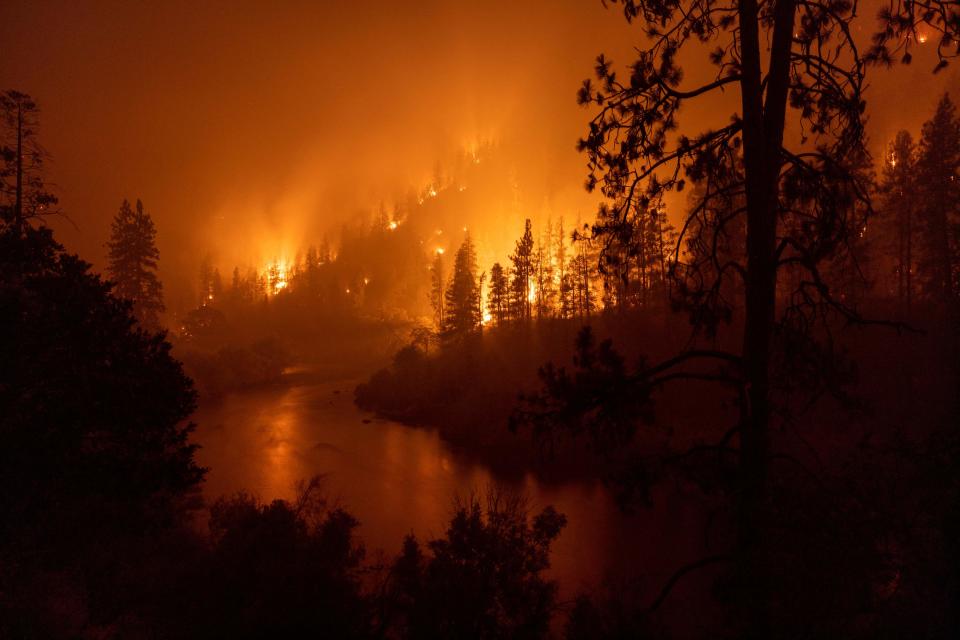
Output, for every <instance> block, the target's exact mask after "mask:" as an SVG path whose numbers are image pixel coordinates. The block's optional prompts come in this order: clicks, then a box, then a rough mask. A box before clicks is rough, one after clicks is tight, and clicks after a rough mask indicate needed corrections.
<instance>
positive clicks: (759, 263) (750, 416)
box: [736, 0, 795, 638]
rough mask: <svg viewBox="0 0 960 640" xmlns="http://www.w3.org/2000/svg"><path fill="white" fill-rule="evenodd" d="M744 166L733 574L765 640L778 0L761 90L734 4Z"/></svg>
mask: <svg viewBox="0 0 960 640" xmlns="http://www.w3.org/2000/svg"><path fill="white" fill-rule="evenodd" d="M739 10H740V37H741V55H742V66H743V68H742V72H743V80H742V81H741V100H742V108H743V142H744V145H743V146H744V168H745V178H746V200H747V275H746V314H745V322H744V334H743V360H744V367H745V376H746V381H747V406H746V407H743V408H742V412H741V415H742V419H741V424H740V487H739V501H738V505H737V521H738V522H737V524H738V541H737V549H736V559H737V569H738V572H739V582H740V587H741V589H742V592H741V593H740V594H739V595H740V597H741V598H742V601H741V604H742V605H743V611H742V613H744V614H746V615H745V616H744V617H743V618H742V619H743V621H744V625H745V629H744V634H743V637H747V638H765V637H768V636H769V626H770V625H769V604H768V598H769V591H770V588H769V587H770V586H771V585H770V582H769V579H768V575H769V567H767V566H766V558H765V554H764V552H763V550H764V545H765V542H766V540H765V536H764V530H765V527H766V512H767V462H768V459H769V441H768V426H769V419H770V351H771V339H772V335H773V327H774V319H775V311H776V286H777V256H776V237H777V216H778V195H779V189H778V184H779V174H780V166H781V157H780V150H781V147H782V144H783V128H784V120H785V115H786V98H787V90H788V88H789V65H790V48H791V44H792V37H793V20H794V11H795V0H779V1H778V2H777V6H776V8H775V10H774V20H775V23H774V31H773V40H772V44H771V56H770V65H769V69H768V75H767V82H766V104H764V100H763V87H762V86H761V64H760V39H759V19H758V15H757V2H756V0H740V8H739Z"/></svg>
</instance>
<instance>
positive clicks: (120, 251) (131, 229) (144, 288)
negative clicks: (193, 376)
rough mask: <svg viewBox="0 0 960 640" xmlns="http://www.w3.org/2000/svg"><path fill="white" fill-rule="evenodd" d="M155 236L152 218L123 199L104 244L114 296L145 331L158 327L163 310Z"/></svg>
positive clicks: (140, 204)
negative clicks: (129, 308)
mask: <svg viewBox="0 0 960 640" xmlns="http://www.w3.org/2000/svg"><path fill="white" fill-rule="evenodd" d="M156 236H157V230H156V228H155V227H154V225H153V219H152V218H151V217H150V214H149V213H147V212H145V211H144V210H143V203H142V202H140V200H139V199H138V200H137V205H136V209H132V208H131V207H130V203H129V202H127V201H126V200H124V201H123V204H121V205H120V210H119V211H118V212H117V215H116V217H114V219H113V226H112V227H111V230H110V242H108V243H107V247H108V249H109V264H108V266H107V273H108V274H109V276H110V280H111V281H112V282H113V285H114V288H113V291H114V294H115V295H117V296H118V297H120V298H123V299H124V300H129V301H130V302H131V303H133V313H134V315H135V316H136V318H137V320H138V321H139V322H140V324H141V325H142V326H143V327H144V328H146V329H149V330H156V329H158V328H159V327H160V318H159V315H160V314H161V313H162V312H163V309H164V307H163V285H162V284H161V282H160V279H159V278H158V277H157V260H159V259H160V252H159V251H158V250H157V244H156ZM211 295H212V293H211Z"/></svg>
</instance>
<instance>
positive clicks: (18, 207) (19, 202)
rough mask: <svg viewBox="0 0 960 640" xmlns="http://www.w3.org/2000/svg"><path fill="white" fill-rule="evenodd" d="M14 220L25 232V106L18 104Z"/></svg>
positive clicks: (19, 228) (20, 229)
mask: <svg viewBox="0 0 960 640" xmlns="http://www.w3.org/2000/svg"><path fill="white" fill-rule="evenodd" d="M13 220H14V224H15V225H16V228H17V231H22V230H23V106H22V105H20V104H17V195H16V201H15V203H14V210H13Z"/></svg>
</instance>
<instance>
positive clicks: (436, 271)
mask: <svg viewBox="0 0 960 640" xmlns="http://www.w3.org/2000/svg"><path fill="white" fill-rule="evenodd" d="M444 278H445V275H444V273H443V251H442V250H439V249H438V250H437V252H436V253H435V254H434V256H433V265H432V266H431V267H430V306H431V307H433V323H434V326H436V327H437V331H442V330H443V328H444V326H445V325H444V310H445V302H444V299H443V298H444V290H445V282H444Z"/></svg>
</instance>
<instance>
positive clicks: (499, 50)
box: [0, 0, 960, 290]
mask: <svg viewBox="0 0 960 640" xmlns="http://www.w3.org/2000/svg"><path fill="white" fill-rule="evenodd" d="M862 13H863V14H864V15H870V14H871V13H872V10H869V9H866V8H865V9H864V11H863V12H862ZM861 25H862V28H863V29H869V28H870V23H869V22H867V21H863V22H862V23H861ZM0 39H2V42H3V43H4V46H3V51H4V55H3V56H2V57H0V87H3V88H8V87H9V88H17V89H19V90H21V91H25V92H27V93H30V94H32V95H33V96H34V97H35V98H36V99H37V100H38V101H39V103H40V105H41V107H42V109H43V126H42V140H43V142H44V144H45V145H46V147H47V148H48V149H49V151H50V152H51V154H52V156H53V158H54V161H53V162H52V163H51V166H50V176H49V177H50V179H51V181H52V182H54V183H55V185H56V191H57V193H58V195H59V196H60V198H61V202H62V204H63V207H64V209H65V211H66V212H67V213H68V214H69V215H70V218H71V219H72V220H73V222H74V223H75V224H76V226H77V228H76V229H74V228H73V227H72V226H71V225H70V224H69V223H65V222H58V223H57V224H56V228H57V231H58V233H59V234H60V237H61V239H62V240H63V241H64V242H65V243H66V244H67V245H68V247H70V248H71V249H74V250H76V251H79V252H80V253H81V254H82V255H84V256H85V257H87V258H88V259H90V260H92V261H93V262H95V263H96V264H102V262H101V261H102V259H103V244H104V242H105V240H106V238H107V235H108V233H109V220H110V218H111V217H112V216H113V214H114V213H115V211H116V209H117V208H118V206H119V204H120V201H121V200H122V199H123V198H124V197H127V198H131V199H133V198H136V197H140V198H142V199H143V200H144V203H145V205H146V207H147V210H148V211H150V212H151V213H152V215H153V216H154V219H155V221H156V223H157V226H158V229H159V238H158V240H159V248H160V251H161V256H162V258H161V260H162V271H161V275H162V276H163V277H164V279H165V280H166V281H167V282H168V290H170V289H173V290H176V289H177V283H178V281H183V280H184V279H188V278H192V277H193V274H194V273H195V266H196V264H197V262H198V257H197V256H198V254H199V253H201V252H204V251H207V250H213V251H215V252H216V254H217V256H218V260H219V261H221V262H222V263H224V264H231V263H235V262H239V261H248V262H253V261H257V260H261V259H263V258H269V257H270V256H263V255H252V254H255V253H258V252H259V253H264V252H272V253H274V254H277V253H284V252H290V251H293V250H295V249H296V248H298V247H299V245H301V244H305V243H304V242H303V241H302V240H301V239H302V238H305V237H306V238H311V239H317V238H319V236H320V235H321V234H322V233H323V232H324V231H330V232H331V233H332V234H333V235H335V234H336V230H337V229H338V228H339V226H340V225H341V224H342V223H343V222H344V221H345V220H349V219H351V218H355V217H356V216H358V215H363V216H365V215H369V213H370V211H371V210H372V209H373V208H374V207H375V206H376V204H377V203H378V202H379V201H380V200H383V199H385V200H388V201H390V200H392V199H394V198H399V197H402V195H403V194H405V193H406V191H407V190H408V189H409V188H411V187H418V186H422V185H424V184H426V183H427V182H428V181H429V179H430V176H431V175H432V172H433V168H434V165H435V163H436V162H437V161H438V159H444V158H449V157H452V156H454V155H455V154H456V153H459V152H460V151H461V150H463V149H464V148H467V147H470V146H471V145H475V144H476V143H477V142H478V141H479V140H495V141H497V143H498V144H500V145H501V146H502V148H503V149H504V151H505V152H507V153H509V154H510V159H511V162H512V163H513V164H514V165H515V169H516V174H517V183H518V185H520V191H521V196H520V199H519V207H518V213H517V216H518V217H520V218H522V217H523V216H524V215H530V216H533V217H535V218H536V217H538V216H543V215H546V214H552V215H554V216H556V215H560V214H563V215H565V216H566V217H567V219H568V220H572V219H573V218H575V217H576V215H577V214H578V213H579V214H581V215H582V217H583V219H584V220H585V221H586V220H589V219H590V218H591V217H592V213H593V209H594V206H595V199H593V198H591V197H588V196H587V195H586V194H585V193H584V192H583V189H582V183H583V178H584V176H585V169H584V159H583V158H582V157H581V156H579V155H578V154H577V153H576V151H575V149H574V145H575V142H576V139H577V138H578V137H579V136H580V135H582V133H583V132H584V130H585V126H586V121H587V119H588V118H589V115H590V114H589V112H588V111H584V110H582V109H580V108H579V107H578V106H577V105H576V103H575V99H574V96H575V92H576V89H577V88H578V86H579V83H580V81H581V80H582V79H583V78H585V77H587V76H589V75H591V68H592V64H593V59H594V57H595V56H596V54H597V53H600V52H606V53H608V54H609V55H610V56H611V57H612V58H613V59H614V60H615V61H617V62H620V63H626V62H628V61H629V59H630V51H631V47H632V46H633V45H635V44H636V43H637V42H639V40H638V39H639V32H638V29H636V28H635V27H629V26H628V25H627V24H626V23H625V22H624V20H623V18H622V16H621V15H620V14H619V12H618V8H617V7H614V8H612V9H610V10H605V9H604V8H603V6H602V5H601V3H600V2H599V0H596V1H590V0H587V1H573V0H564V1H556V0H553V1H549V2H548V1H546V0H531V1H528V2H521V1H517V0H491V1H486V2H477V3H470V2H466V3H464V2H459V3H451V2H440V1H432V2H421V3H417V4H416V5H414V4H413V3H403V2H371V3H356V2H327V3H315V2H277V3H264V2H241V1H235V2H199V3H198V2H163V3H151V4H147V3H131V2H121V1H117V2H68V1H46V2H45V1H36V0H29V1H27V0H23V1H22V0H6V1H5V2H3V3H2V4H0ZM929 68H930V65H928V64H924V60H923V58H922V56H918V58H917V60H916V62H915V64H914V66H913V67H911V68H909V69H906V70H899V71H896V72H894V73H877V74H874V76H873V78H872V80H871V90H870V91H871V93H870V95H869V97H870V99H871V103H870V112H869V113H870V119H871V124H870V127H871V128H870V131H871V137H872V139H873V141H874V145H875V147H876V145H878V144H880V143H878V142H877V141H881V143H882V142H884V141H886V140H889V139H890V138H892V136H893V134H894V132H895V131H896V130H897V129H899V128H901V127H910V128H914V129H916V128H917V127H918V126H919V123H920V121H921V120H922V119H923V118H924V117H925V116H927V115H928V114H929V113H930V112H931V111H932V108H933V105H934V103H935V101H936V98H937V96H938V95H939V94H940V93H942V92H943V91H944V90H946V89H947V88H950V89H956V88H957V87H958V86H960V82H958V79H960V75H958V70H957V66H956V65H954V67H952V68H951V69H949V70H948V71H947V72H945V73H943V74H940V75H938V76H936V77H934V76H931V75H930V74H929ZM697 71H698V69H697V68H691V69H690V71H689V76H690V77H691V78H695V77H696V74H697ZM716 115H717V114H716V112H712V113H711V110H709V109H705V110H698V109H696V108H694V109H691V110H690V111H689V113H688V114H687V118H686V120H685V122H684V124H687V125H690V126H696V125H698V124H701V123H703V122H705V121H706V120H709V117H710V116H716ZM728 115H729V114H728V113H723V114H722V116H723V118H726V117H727V116H728ZM475 222H477V221H472V220H465V221H464V223H465V224H468V225H473V224H474V223H475ZM485 224H486V225H487V226H488V227H489V226H491V225H500V226H503V227H504V228H505V231H504V234H505V235H504V237H507V235H511V236H513V235H517V233H518V232H519V230H520V229H517V230H516V232H514V231H513V229H514V228H515V227H516V226H517V222H516V220H499V219H498V220H492V221H491V220H486V221H485ZM477 239H478V241H479V242H480V243H481V244H482V243H483V241H484V239H483V238H482V237H480V238H477ZM265 244H266V245H269V246H264V245H265Z"/></svg>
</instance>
